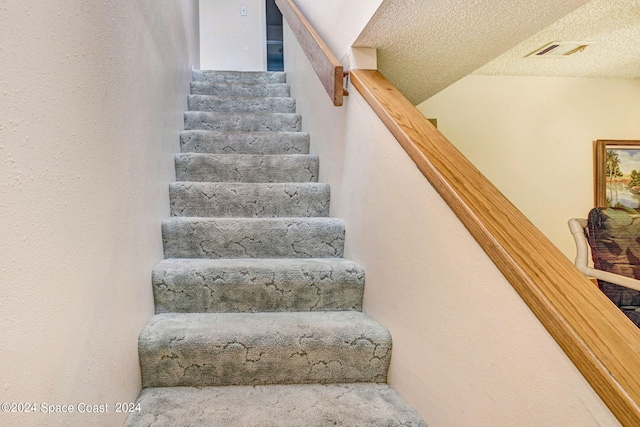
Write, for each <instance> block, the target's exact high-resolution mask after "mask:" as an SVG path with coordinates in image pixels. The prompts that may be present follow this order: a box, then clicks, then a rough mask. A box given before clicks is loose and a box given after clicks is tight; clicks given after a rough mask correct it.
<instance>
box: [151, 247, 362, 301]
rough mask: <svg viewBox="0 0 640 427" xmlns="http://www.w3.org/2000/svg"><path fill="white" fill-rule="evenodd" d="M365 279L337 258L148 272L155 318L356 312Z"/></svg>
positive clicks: (182, 263) (225, 262)
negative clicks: (202, 314) (162, 315)
mask: <svg viewBox="0 0 640 427" xmlns="http://www.w3.org/2000/svg"><path fill="white" fill-rule="evenodd" d="M364 279H365V274H364V269H363V268H362V267H361V266H359V265H358V264H356V263H355V262H353V261H350V260H345V259H342V258H324V259H323V258H312V259H295V258H291V259H260V258H257V259H256V258H254V259H197V258H196V259H179V258H178V259H166V260H163V261H161V262H160V263H158V264H157V265H156V266H155V267H154V269H153V285H154V297H155V306H156V313H167V312H188V313H193V312H270V311H329V310H334V311H337V310H355V311H360V310H361V309H362V292H363V290H364Z"/></svg>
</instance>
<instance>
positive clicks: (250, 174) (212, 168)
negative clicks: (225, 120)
mask: <svg viewBox="0 0 640 427" xmlns="http://www.w3.org/2000/svg"><path fill="white" fill-rule="evenodd" d="M175 164H176V180H177V181H198V182H246V183H257V182H263V183H268V182H317V181H318V170H319V160H318V156H317V155H312V154H217V153H181V154H176V156H175Z"/></svg>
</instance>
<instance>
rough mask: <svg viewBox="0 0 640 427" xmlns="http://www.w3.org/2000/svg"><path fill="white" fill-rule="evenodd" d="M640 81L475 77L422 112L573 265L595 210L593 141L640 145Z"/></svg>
mask: <svg viewBox="0 0 640 427" xmlns="http://www.w3.org/2000/svg"><path fill="white" fill-rule="evenodd" d="M638 99H640V80H613V79H588V78H568V77H499V76H478V75H471V76H468V77H465V78H464V79H462V80H460V81H459V82H457V83H455V84H453V85H452V86H450V87H448V88H447V89H445V90H443V91H442V92H440V93H438V94H437V95H435V96H433V97H432V98H430V99H429V100H427V101H425V102H424V103H422V104H420V105H419V106H418V109H419V110H420V111H421V112H422V113H423V114H425V115H426V116H427V117H430V118H437V119H438V128H439V129H440V131H442V133H444V134H445V135H446V136H447V138H448V139H449V140H450V141H451V142H452V143H453V144H454V145H455V146H456V147H457V148H458V149H459V150H460V151H461V152H462V153H463V154H464V155H465V156H466V157H467V158H468V159H469V160H471V162H472V163H473V164H474V165H475V166H476V167H477V168H478V169H480V171H482V173H483V174H484V175H485V176H487V177H488V178H489V179H490V180H491V182H493V184H495V185H496V187H498V189H499V190H500V191H502V193H503V194H504V195H505V196H507V198H509V200H511V202H513V204H514V205H515V206H516V207H518V209H520V210H521V211H522V212H523V213H524V214H525V215H526V216H527V217H528V218H529V219H530V220H531V222H533V224H534V225H536V226H537V227H538V228H539V229H540V230H541V231H542V232H543V233H544V234H545V235H546V236H547V237H548V238H549V239H550V240H551V241H552V242H553V243H554V244H555V245H556V246H558V248H559V249H560V250H561V251H562V252H563V253H565V254H566V255H567V257H569V258H570V259H571V260H573V259H574V258H575V253H576V251H575V244H574V242H573V238H572V237H571V233H570V232H569V228H568V226H567V221H568V220H569V219H570V218H575V217H579V218H586V215H587V213H588V212H589V209H591V208H592V207H593V206H594V200H593V199H594V197H593V192H594V159H593V141H595V140H597V139H640V120H638V117H640V103H638Z"/></svg>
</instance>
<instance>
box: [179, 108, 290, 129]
mask: <svg viewBox="0 0 640 427" xmlns="http://www.w3.org/2000/svg"><path fill="white" fill-rule="evenodd" d="M184 126H185V129H187V130H190V129H200V130H214V131H215V130H217V131H250V132H253V131H256V132H282V131H285V132H298V131H300V130H301V116H300V115H299V114H296V113H266V112H258V113H254V112H236V111H233V112H227V111H185V113H184Z"/></svg>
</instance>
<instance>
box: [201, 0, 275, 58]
mask: <svg viewBox="0 0 640 427" xmlns="http://www.w3.org/2000/svg"><path fill="white" fill-rule="evenodd" d="M242 6H245V7H246V8H247V15H246V16H242V15H241V14H240V9H241V7H242ZM265 13H266V11H265V1H264V0H200V66H201V68H202V69H203V70H236V71H264V70H266V69H267V45H266V43H267V23H266V15H265Z"/></svg>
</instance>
